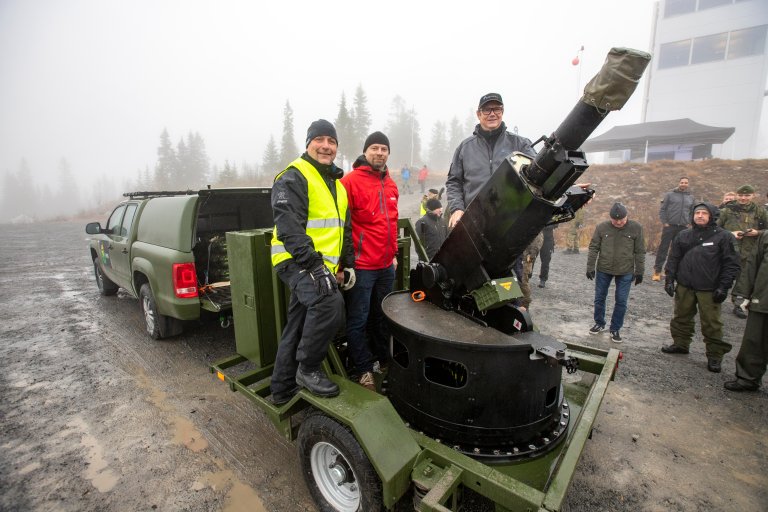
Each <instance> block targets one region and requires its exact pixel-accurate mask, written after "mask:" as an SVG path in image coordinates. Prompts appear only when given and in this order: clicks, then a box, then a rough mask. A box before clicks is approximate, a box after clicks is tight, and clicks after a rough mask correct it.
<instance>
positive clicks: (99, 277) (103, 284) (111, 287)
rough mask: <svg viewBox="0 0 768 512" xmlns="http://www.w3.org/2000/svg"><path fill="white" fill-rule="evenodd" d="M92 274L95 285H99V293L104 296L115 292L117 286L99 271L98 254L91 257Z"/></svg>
mask: <svg viewBox="0 0 768 512" xmlns="http://www.w3.org/2000/svg"><path fill="white" fill-rule="evenodd" d="M93 275H94V276H95V277H96V286H98V287H99V293H101V294H102V295H104V296H109V295H114V294H116V293H117V289H118V288H119V287H118V286H117V285H116V284H115V283H113V282H112V281H111V280H110V279H109V278H108V277H107V276H105V275H104V273H103V272H102V271H101V267H100V266H99V257H98V256H96V257H95V258H93Z"/></svg>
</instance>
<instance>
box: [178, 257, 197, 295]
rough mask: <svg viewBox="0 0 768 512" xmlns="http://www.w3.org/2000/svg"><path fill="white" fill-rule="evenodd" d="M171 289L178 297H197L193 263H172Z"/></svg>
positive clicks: (195, 274)
mask: <svg viewBox="0 0 768 512" xmlns="http://www.w3.org/2000/svg"><path fill="white" fill-rule="evenodd" d="M173 291H174V292H175V293H176V296H177V297H178V298H180V299H189V298H192V297H197V273H196V272H195V264H194V263H174V264H173Z"/></svg>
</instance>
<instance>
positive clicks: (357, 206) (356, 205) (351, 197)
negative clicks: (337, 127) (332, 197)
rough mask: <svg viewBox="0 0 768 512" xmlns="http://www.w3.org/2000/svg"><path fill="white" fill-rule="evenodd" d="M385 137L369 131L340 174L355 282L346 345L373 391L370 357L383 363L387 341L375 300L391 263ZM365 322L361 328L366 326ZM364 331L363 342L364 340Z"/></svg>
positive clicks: (393, 205) (393, 227) (391, 203)
mask: <svg viewBox="0 0 768 512" xmlns="http://www.w3.org/2000/svg"><path fill="white" fill-rule="evenodd" d="M388 158H389V139H388V138H387V136H386V135H384V134H383V133H381V132H373V133H372V134H370V135H369V136H368V138H366V139H365V144H364V146H363V154H362V155H360V156H359V157H358V158H357V160H355V163H354V164H352V172H350V173H349V174H347V175H346V176H344V177H343V178H342V179H341V183H342V184H343V185H344V188H346V189H347V197H348V201H349V210H350V211H351V212H352V215H351V219H352V239H353V243H354V251H355V277H356V279H355V286H354V287H352V288H351V289H349V290H347V291H346V294H345V301H346V304H347V346H348V348H349V355H350V357H351V359H352V363H353V365H354V368H353V370H352V373H353V375H357V376H358V377H357V378H358V380H359V382H360V385H362V386H364V387H366V388H368V389H371V390H375V389H376V386H375V383H374V379H373V370H374V362H377V361H378V363H379V367H386V366H387V364H388V344H389V343H388V340H389V331H388V329H387V324H386V320H385V318H384V313H383V312H382V310H381V301H382V300H384V297H385V296H386V295H387V294H388V293H390V292H391V291H392V286H393V285H394V282H395V270H396V268H397V201H398V198H399V197H400V194H399V192H398V190H397V185H396V184H395V182H394V180H392V178H391V177H390V176H389V170H388V169H387V159H388ZM366 327H367V329H366ZM366 331H367V332H368V335H369V340H368V341H370V345H369V343H368V342H367V341H366Z"/></svg>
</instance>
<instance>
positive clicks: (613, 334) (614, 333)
mask: <svg viewBox="0 0 768 512" xmlns="http://www.w3.org/2000/svg"><path fill="white" fill-rule="evenodd" d="M611 341H613V342H614V343H621V341H622V340H621V336H619V331H611Z"/></svg>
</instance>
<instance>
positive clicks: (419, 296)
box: [411, 290, 427, 302]
mask: <svg viewBox="0 0 768 512" xmlns="http://www.w3.org/2000/svg"><path fill="white" fill-rule="evenodd" d="M411 298H412V299H413V302H421V301H423V300H424V299H426V298H427V294H426V293H424V292H423V291H421V290H417V291H415V292H413V293H412V294H411Z"/></svg>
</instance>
